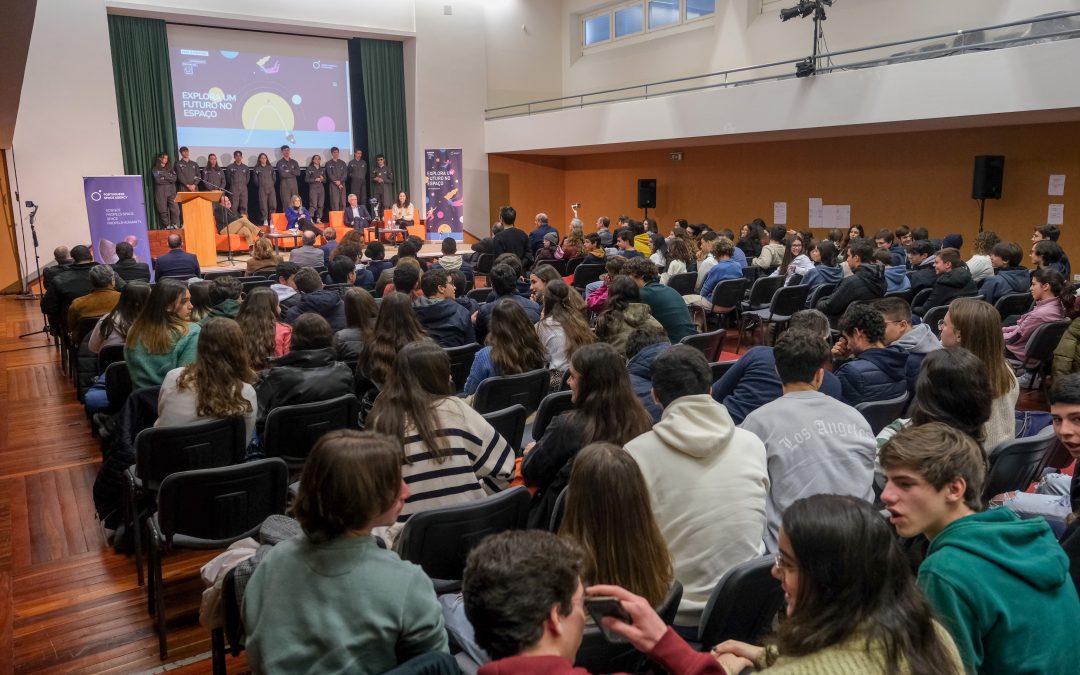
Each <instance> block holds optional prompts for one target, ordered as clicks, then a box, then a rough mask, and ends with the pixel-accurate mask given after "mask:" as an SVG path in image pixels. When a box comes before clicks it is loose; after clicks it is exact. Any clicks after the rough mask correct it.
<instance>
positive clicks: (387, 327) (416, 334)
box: [356, 292, 428, 386]
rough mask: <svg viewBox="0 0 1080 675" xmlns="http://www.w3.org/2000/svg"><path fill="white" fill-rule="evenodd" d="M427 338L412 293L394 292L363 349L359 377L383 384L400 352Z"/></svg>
mask: <svg viewBox="0 0 1080 675" xmlns="http://www.w3.org/2000/svg"><path fill="white" fill-rule="evenodd" d="M427 339H428V337H427V334H426V333H424V328H423V326H421V325H420V322H419V321H417V319H416V312H414V311H413V308H412V300H411V299H410V298H409V296H407V295H405V294H404V293H397V292H394V293H391V294H390V295H388V296H386V298H385V299H383V301H382V305H381V306H380V307H379V318H377V319H376V320H375V328H374V329H373V330H372V331H371V339H370V340H367V341H366V342H365V343H364V344H363V345H362V347H361V349H360V353H359V355H358V359H357V363H356V376H357V377H363V378H365V379H367V380H369V381H370V382H372V383H374V384H375V385H376V386H381V385H382V383H383V382H386V378H387V376H388V375H389V374H390V369H391V368H393V366H394V360H395V359H396V358H397V355H398V352H400V351H401V349H402V348H403V347H404V346H405V345H407V344H409V343H410V342H417V341H419V340H427Z"/></svg>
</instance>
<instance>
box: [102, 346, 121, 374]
mask: <svg viewBox="0 0 1080 675" xmlns="http://www.w3.org/2000/svg"><path fill="white" fill-rule="evenodd" d="M123 360H124V345H109V346H108V347H102V348H101V351H100V352H98V356H97V363H98V373H104V372H105V369H106V368H108V367H109V366H111V365H112V364H114V363H116V362H117V361H123Z"/></svg>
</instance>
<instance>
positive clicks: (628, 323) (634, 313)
mask: <svg viewBox="0 0 1080 675" xmlns="http://www.w3.org/2000/svg"><path fill="white" fill-rule="evenodd" d="M607 288H608V296H607V303H606V304H605V307H604V313H603V314H601V315H600V317H599V318H598V319H597V320H596V329H595V330H596V339H597V340H600V341H602V342H606V343H608V344H609V345H611V346H612V347H614V348H615V351H617V352H619V353H620V354H625V353H626V342H627V340H628V339H629V337H630V334H631V333H633V332H634V331H635V330H637V329H639V328H643V327H646V326H648V327H655V328H657V329H659V330H663V329H664V327H663V326H661V325H660V322H659V321H657V320H656V319H654V318H653V315H652V310H651V309H649V306H648V305H646V304H644V303H642V302H640V300H641V293H640V291H639V289H638V286H637V284H635V283H634V280H633V279H631V278H630V277H628V276H618V277H615V279H614V280H613V281H612V282H611V283H610V284H608V286H607ZM664 341H665V342H666V341H667V334H666V333H665V334H664Z"/></svg>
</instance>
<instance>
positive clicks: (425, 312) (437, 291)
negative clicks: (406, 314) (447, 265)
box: [412, 268, 476, 347]
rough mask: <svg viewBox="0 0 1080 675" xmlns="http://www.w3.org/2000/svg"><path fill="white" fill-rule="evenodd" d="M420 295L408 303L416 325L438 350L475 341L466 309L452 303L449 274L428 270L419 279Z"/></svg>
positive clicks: (443, 271)
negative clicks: (420, 327) (417, 323)
mask: <svg viewBox="0 0 1080 675" xmlns="http://www.w3.org/2000/svg"><path fill="white" fill-rule="evenodd" d="M420 289H421V291H422V292H423V295H421V296H420V297H417V298H414V299H413V301H412V305H413V310H414V311H415V312H416V318H417V320H418V321H420V325H421V326H423V327H424V330H425V331H426V332H427V334H428V335H429V336H430V337H431V339H432V340H434V341H435V342H437V343H438V344H439V346H440V347H460V346H461V345H467V344H471V343H473V342H476V331H475V329H474V328H473V323H472V319H471V317H470V316H469V310H467V309H465V308H464V307H462V306H461V305H459V304H458V303H456V302H454V298H455V296H456V293H455V290H454V282H453V281H452V280H451V278H450V272H449V271H447V270H445V269H442V268H437V269H430V270H428V271H427V272H424V276H423V277H421V279H420Z"/></svg>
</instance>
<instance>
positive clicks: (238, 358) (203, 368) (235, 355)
mask: <svg viewBox="0 0 1080 675" xmlns="http://www.w3.org/2000/svg"><path fill="white" fill-rule="evenodd" d="M254 381H255V371H253V370H252V369H251V368H250V366H249V365H248V360H247V358H246V356H245V345H244V334H243V332H242V331H241V330H240V326H239V325H237V323H236V322H235V321H233V320H232V319H229V318H226V317H215V318H212V319H210V320H209V321H207V322H206V323H204V324H203V326H202V331H201V332H200V333H199V346H198V350H197V352H196V355H195V361H194V362H193V363H191V364H189V365H187V366H184V367H182V368H175V369H173V370H170V371H169V372H168V373H167V374H166V375H165V381H164V382H162V383H161V391H160V392H159V393H158V418H157V421H156V422H154V426H155V427H176V426H183V425H185V424H192V423H195V422H201V421H204V420H207V419H223V418H226V417H243V418H244V428H245V432H246V433H245V435H244V438H246V439H247V438H251V432H252V431H254V430H255V413H256V410H257V409H258V405H259V402H258V400H257V399H256V398H255V388H254V387H252V386H251V384H252V383H253V382H254Z"/></svg>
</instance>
